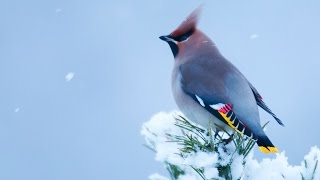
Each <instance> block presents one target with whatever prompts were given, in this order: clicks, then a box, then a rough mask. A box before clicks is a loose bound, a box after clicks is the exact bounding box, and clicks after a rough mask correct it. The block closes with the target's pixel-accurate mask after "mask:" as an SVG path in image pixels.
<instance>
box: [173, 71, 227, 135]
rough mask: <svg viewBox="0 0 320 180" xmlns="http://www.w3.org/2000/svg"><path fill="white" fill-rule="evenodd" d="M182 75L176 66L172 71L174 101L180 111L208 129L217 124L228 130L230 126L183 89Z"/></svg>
mask: <svg viewBox="0 0 320 180" xmlns="http://www.w3.org/2000/svg"><path fill="white" fill-rule="evenodd" d="M181 78H182V77H181V74H180V71H179V67H178V66H175V67H174V69H173V71H172V79H171V86H172V93H173V97H174V100H175V102H176V104H177V106H178V107H179V109H180V111H181V112H182V113H183V114H184V115H185V116H186V117H187V118H188V119H189V120H191V121H193V122H195V123H197V124H200V125H201V126H203V127H205V128H207V127H208V126H209V124H210V125H212V126H214V124H217V125H218V126H219V127H222V128H224V129H226V130H228V129H229V128H228V126H226V124H225V123H223V122H222V121H221V120H219V119H218V118H216V117H215V116H213V115H212V114H211V113H210V112H208V111H207V110H206V109H205V108H203V107H202V106H201V104H199V103H198V102H196V101H195V100H194V99H193V98H192V97H191V96H189V95H188V94H187V93H186V92H185V91H184V90H183V88H182V84H181Z"/></svg>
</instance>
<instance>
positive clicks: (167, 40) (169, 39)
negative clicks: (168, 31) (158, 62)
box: [159, 35, 173, 42]
mask: <svg viewBox="0 0 320 180" xmlns="http://www.w3.org/2000/svg"><path fill="white" fill-rule="evenodd" d="M159 38H160V39H161V40H163V41H166V42H169V41H173V39H172V38H171V36H170V35H167V36H160V37H159Z"/></svg>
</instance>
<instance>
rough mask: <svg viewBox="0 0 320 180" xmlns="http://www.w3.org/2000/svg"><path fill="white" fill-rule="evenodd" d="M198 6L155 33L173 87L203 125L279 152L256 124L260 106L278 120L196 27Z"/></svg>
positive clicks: (190, 115)
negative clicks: (164, 49) (167, 53)
mask: <svg viewBox="0 0 320 180" xmlns="http://www.w3.org/2000/svg"><path fill="white" fill-rule="evenodd" d="M200 11H201V8H198V9H196V10H195V11H193V12H192V13H191V14H190V15H189V16H188V17H187V18H186V20H185V21H183V22H182V23H181V24H180V26H178V28H177V29H175V30H174V31H173V32H172V33H170V34H169V35H166V36H160V37H159V38H160V39H161V40H163V41H166V42H167V43H168V44H169V46H170V48H171V51H172V53H173V56H174V67H173V71H172V80H171V84H172V92H173V96H174V99H175V101H176V104H177V105H178V107H179V109H180V110H181V111H182V112H183V113H184V114H185V116H186V117H187V118H188V119H190V120H191V121H193V122H196V123H199V124H200V125H202V126H204V127H208V126H209V121H211V122H213V123H211V124H215V125H216V128H218V127H219V128H220V129H221V128H223V129H224V130H226V131H236V132H238V133H240V134H244V135H246V136H248V137H251V138H253V139H254V140H256V142H257V144H258V146H259V149H260V150H261V151H262V152H265V153H270V152H278V149H277V148H276V147H275V146H274V145H273V144H272V143H271V141H270V140H269V138H268V137H267V135H266V134H265V132H264V131H263V129H262V127H261V125H260V118H259V111H258V106H260V107H261V108H262V109H264V110H265V111H266V112H268V113H269V114H271V115H272V116H273V117H274V118H275V120H276V121H277V122H278V123H279V124H280V125H282V126H283V123H282V121H281V120H280V119H279V118H278V117H277V116H276V115H275V114H274V113H273V112H272V111H271V110H270V109H269V108H268V106H267V105H266V104H265V103H264V102H263V100H262V97H261V95H260V94H259V93H258V91H257V90H256V89H255V88H254V87H253V85H252V84H251V83H250V82H249V81H248V80H247V79H246V78H245V77H244V75H242V73H241V72H240V71H239V70H238V69H237V68H236V67H235V66H234V65H233V64H231V63H230V62H229V61H228V60H227V59H226V58H224V57H223V56H222V54H221V53H220V51H219V50H218V48H217V47H216V45H215V44H214V43H213V42H212V41H211V40H210V39H209V38H208V37H207V36H206V35H205V34H204V33H203V32H201V31H200V30H199V29H197V27H196V25H197V22H198V17H199V13H200Z"/></svg>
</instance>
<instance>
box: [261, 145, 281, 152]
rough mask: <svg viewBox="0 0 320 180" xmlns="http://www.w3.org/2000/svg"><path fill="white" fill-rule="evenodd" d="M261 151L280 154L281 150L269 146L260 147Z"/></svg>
mask: <svg viewBox="0 0 320 180" xmlns="http://www.w3.org/2000/svg"><path fill="white" fill-rule="evenodd" d="M259 149H260V151H262V152H264V153H266V154H269V153H271V152H273V153H277V152H279V150H278V149H277V148H276V147H271V146H268V147H264V146H259Z"/></svg>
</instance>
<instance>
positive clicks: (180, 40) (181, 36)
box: [174, 29, 194, 42]
mask: <svg viewBox="0 0 320 180" xmlns="http://www.w3.org/2000/svg"><path fill="white" fill-rule="evenodd" d="M193 32H194V30H193V29H192V30H190V31H188V32H186V33H184V34H182V35H180V36H178V37H176V38H174V40H176V41H178V42H182V41H185V40H187V39H188V38H189V37H190V36H191V35H192V34H193Z"/></svg>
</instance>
